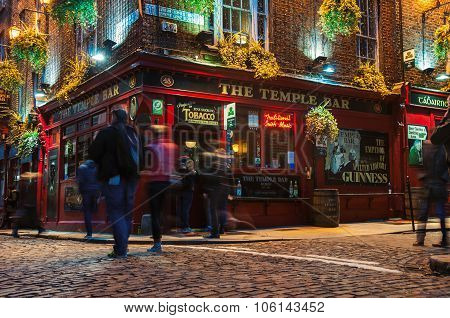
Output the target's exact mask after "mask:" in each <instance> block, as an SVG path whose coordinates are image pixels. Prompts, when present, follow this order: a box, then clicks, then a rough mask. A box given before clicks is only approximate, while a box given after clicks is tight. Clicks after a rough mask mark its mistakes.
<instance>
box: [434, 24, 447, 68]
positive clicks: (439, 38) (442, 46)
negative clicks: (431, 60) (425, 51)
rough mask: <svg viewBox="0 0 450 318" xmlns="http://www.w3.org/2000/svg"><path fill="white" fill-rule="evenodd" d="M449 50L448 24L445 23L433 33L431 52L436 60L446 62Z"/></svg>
mask: <svg viewBox="0 0 450 318" xmlns="http://www.w3.org/2000/svg"><path fill="white" fill-rule="evenodd" d="M449 48H450V24H449V23H446V24H444V25H442V26H440V27H439V28H437V29H436V31H435V32H434V42H433V50H434V55H435V56H436V58H437V59H438V60H441V61H442V60H446V59H447V54H448V50H449Z"/></svg>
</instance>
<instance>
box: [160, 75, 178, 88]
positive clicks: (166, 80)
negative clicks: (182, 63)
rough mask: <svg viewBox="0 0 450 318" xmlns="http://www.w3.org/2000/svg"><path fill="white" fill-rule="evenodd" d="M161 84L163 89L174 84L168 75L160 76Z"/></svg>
mask: <svg viewBox="0 0 450 318" xmlns="http://www.w3.org/2000/svg"><path fill="white" fill-rule="evenodd" d="M161 84H163V86H165V87H172V86H173V85H174V84H175V80H174V79H173V77H172V76H170V75H163V76H161Z"/></svg>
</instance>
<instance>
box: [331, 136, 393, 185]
mask: <svg viewBox="0 0 450 318" xmlns="http://www.w3.org/2000/svg"><path fill="white" fill-rule="evenodd" d="M325 173H326V177H327V181H328V182H330V183H347V184H370V185H387V184H388V183H389V144H388V135H387V134H381V133H376V132H368V131H361V130H349V129H341V130H340V131H339V137H338V139H337V140H336V141H335V142H332V143H328V147H327V157H326V163H325Z"/></svg>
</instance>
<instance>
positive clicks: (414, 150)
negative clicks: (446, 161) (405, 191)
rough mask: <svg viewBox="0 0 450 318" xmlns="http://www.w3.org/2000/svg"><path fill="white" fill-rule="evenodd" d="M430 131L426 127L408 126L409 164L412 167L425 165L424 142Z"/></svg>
mask: <svg viewBox="0 0 450 318" xmlns="http://www.w3.org/2000/svg"><path fill="white" fill-rule="evenodd" d="M427 137H428V130H427V127H425V126H415V125H408V146H409V155H408V163H409V164H410V165H412V166H419V165H422V164H423V157H422V147H423V141H424V140H427Z"/></svg>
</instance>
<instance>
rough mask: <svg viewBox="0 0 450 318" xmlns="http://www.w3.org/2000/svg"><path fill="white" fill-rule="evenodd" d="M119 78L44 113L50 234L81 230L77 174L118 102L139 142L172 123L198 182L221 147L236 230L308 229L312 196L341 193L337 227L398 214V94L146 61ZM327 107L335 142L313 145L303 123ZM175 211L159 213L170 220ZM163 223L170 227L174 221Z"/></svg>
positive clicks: (100, 223)
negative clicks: (226, 161) (316, 192)
mask: <svg viewBox="0 0 450 318" xmlns="http://www.w3.org/2000/svg"><path fill="white" fill-rule="evenodd" d="M131 65H133V67H134V68H131V67H127V66H131ZM120 69H121V70H123V72H122V73H120V72H117V73H118V74H117V75H116V74H115V75H116V78H120V80H115V82H111V81H108V80H107V78H106V77H105V78H104V80H102V77H101V76H100V77H99V79H97V81H98V83H86V84H85V85H86V86H90V88H89V89H88V88H86V89H84V91H85V92H88V93H86V94H83V95H80V96H79V97H78V98H77V99H76V100H74V102H73V103H72V104H71V105H57V104H56V103H55V102H53V104H52V103H49V104H47V105H45V106H43V108H42V109H41V114H42V115H43V118H44V119H45V121H46V122H47V124H48V126H47V133H48V136H49V140H50V147H49V149H48V151H47V153H46V157H45V160H43V163H44V166H43V172H44V173H43V182H42V183H43V184H44V187H45V191H43V198H42V200H41V204H42V209H43V211H46V216H47V221H48V223H49V224H53V225H54V226H55V227H57V228H60V229H62V228H66V229H67V228H71V229H80V230H81V229H83V221H82V220H83V217H82V213H81V211H80V208H81V206H80V196H79V194H78V191H77V188H76V182H75V177H76V168H77V166H78V165H79V164H80V162H82V161H83V160H84V159H85V158H86V155H87V149H88V146H89V144H90V142H91V141H92V139H93V138H95V135H96V132H98V131H99V130H100V129H101V128H103V127H105V126H106V125H108V123H109V122H110V117H111V116H110V111H111V108H112V107H114V106H115V105H117V104H121V105H125V106H126V107H127V108H128V110H129V113H130V121H131V122H132V123H133V124H134V125H136V127H138V130H139V132H140V134H141V136H142V140H143V143H147V142H149V138H150V137H149V134H148V133H147V132H148V131H149V129H148V128H150V127H151V126H152V125H166V126H168V127H169V128H170V131H171V133H172V138H173V141H174V142H175V143H176V144H177V145H178V147H179V150H180V156H189V157H190V158H192V159H193V161H194V163H195V168H196V170H197V171H199V173H200V174H201V172H202V169H203V167H204V165H205V162H204V161H205V156H204V154H205V153H210V152H213V151H215V150H216V149H223V151H225V152H226V153H227V154H228V155H229V158H230V159H229V165H230V167H231V169H232V171H233V176H234V185H235V190H234V193H232V196H233V198H232V200H230V201H229V202H230V204H229V210H230V213H231V214H232V215H233V219H234V220H237V221H236V222H237V226H239V227H253V226H254V227H268V226H282V225H297V224H308V223H310V217H311V209H310V204H311V195H312V193H313V190H314V189H315V188H335V189H339V191H340V195H341V211H342V221H344V222H348V221H361V220H368V219H371V218H385V217H389V216H394V215H396V213H399V211H400V210H401V209H402V206H401V203H399V202H402V200H403V198H402V197H401V198H396V196H395V193H396V192H401V189H402V186H401V184H402V181H401V180H402V179H401V177H402V176H401V173H400V162H397V161H395V160H394V159H393V158H395V156H398V155H399V154H398V152H399V151H398V150H396V149H400V146H399V135H400V132H399V127H398V126H397V123H398V121H397V119H396V112H395V111H394V108H396V105H398V100H397V97H396V96H390V97H388V98H386V99H382V98H381V97H380V96H378V94H375V93H372V92H369V91H361V90H357V89H354V88H351V87H344V86H337V85H330V84H323V83H317V82H312V81H306V80H301V79H295V78H289V77H281V78H279V79H276V80H273V81H266V82H261V81H256V80H254V79H253V76H252V73H249V72H242V71H236V70H228V69H220V71H218V70H217V69H216V68H212V67H210V66H205V65H200V64H196V63H189V62H186V61H179V60H173V59H167V58H163V57H157V56H153V55H147V54H144V53H136V54H135V55H134V56H132V57H130V58H129V60H126V61H124V62H123V63H122V64H121V67H120ZM111 72H112V73H114V72H115V70H114V69H112V70H111ZM323 102H327V103H328V104H329V105H330V108H331V109H332V112H333V113H334V115H335V116H336V118H337V120H338V123H339V127H340V128H341V133H340V135H339V139H338V140H337V141H336V142H333V143H327V142H326V141H325V142H323V143H322V144H320V143H318V144H317V145H313V144H312V143H311V142H309V141H307V140H306V138H305V136H304V133H303V131H304V117H305V114H306V113H307V111H308V110H309V109H310V108H311V107H313V106H317V105H319V104H321V103H323ZM199 180H201V178H199ZM389 192H391V195H389ZM44 193H45V195H44ZM194 197H195V199H194V204H193V207H192V210H191V223H192V224H191V225H192V226H195V227H203V226H204V225H205V218H206V217H205V215H206V213H205V206H204V200H203V191H202V182H201V181H198V182H197V184H196V190H195V195H194ZM147 201H148V196H147V194H146V189H145V185H144V184H140V185H139V187H138V193H137V199H136V212H135V213H134V224H135V230H136V231H137V229H138V226H139V224H140V222H141V216H142V214H144V213H148V212H151V211H150V210H149V207H148V202H147ZM100 210H101V211H100V212H99V213H98V214H97V215H96V217H95V222H96V223H95V224H96V225H97V230H98V229H102V228H107V222H106V216H105V213H104V211H103V210H104V207H103V206H101V209H100ZM172 210H173V209H172ZM172 210H171V211H167V212H166V214H167V215H172V216H174V215H175V211H172ZM168 220H169V221H168V222H171V225H176V221H175V218H168Z"/></svg>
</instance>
